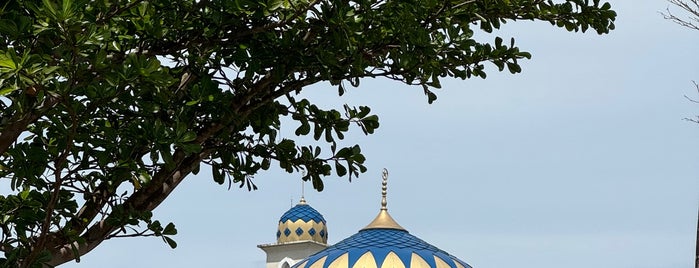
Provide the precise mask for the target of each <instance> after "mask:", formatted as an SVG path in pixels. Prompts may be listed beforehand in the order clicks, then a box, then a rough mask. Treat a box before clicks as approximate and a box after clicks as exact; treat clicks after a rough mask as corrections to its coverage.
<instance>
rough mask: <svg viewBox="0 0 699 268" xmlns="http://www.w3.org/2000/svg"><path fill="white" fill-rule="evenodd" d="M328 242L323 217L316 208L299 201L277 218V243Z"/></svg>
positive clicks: (302, 200) (304, 201)
mask: <svg viewBox="0 0 699 268" xmlns="http://www.w3.org/2000/svg"><path fill="white" fill-rule="evenodd" d="M309 240H310V241H315V242H318V243H322V244H326V243H327V242H328V228H327V226H326V225H325V218H323V215H321V214H320V213H319V212H318V211H317V210H315V209H314V208H313V207H311V206H310V205H308V204H307V203H306V200H304V199H303V198H301V201H300V202H299V203H298V204H297V205H296V206H294V207H292V208H291V209H289V210H288V211H287V212H286V213H284V215H282V217H281V218H279V227H278V228H277V243H280V244H281V243H288V242H296V241H309Z"/></svg>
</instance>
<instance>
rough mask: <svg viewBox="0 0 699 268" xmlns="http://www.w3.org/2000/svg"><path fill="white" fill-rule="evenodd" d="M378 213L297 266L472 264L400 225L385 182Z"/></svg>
mask: <svg viewBox="0 0 699 268" xmlns="http://www.w3.org/2000/svg"><path fill="white" fill-rule="evenodd" d="M387 177H388V172H387V171H386V170H384V173H383V187H382V188H383V191H382V199H381V210H380V211H379V215H378V216H376V218H375V219H374V220H373V221H372V222H371V223H370V224H369V225H368V226H366V227H364V228H363V229H362V230H360V231H359V232H358V233H356V234H354V235H352V236H350V237H348V238H346V239H344V240H342V241H340V242H339V243H337V244H335V245H333V246H330V247H328V248H326V249H324V250H322V251H320V252H318V253H316V254H313V255H310V256H309V257H307V258H306V259H304V260H301V261H300V262H298V263H297V264H295V265H294V266H293V267H294V268H326V267H335V268H350V267H352V268H378V267H391V268H471V266H470V265H468V264H466V263H465V262H463V261H461V260H459V259H458V258H456V257H454V256H452V255H450V254H449V253H447V252H445V251H443V250H441V249H439V248H437V247H435V246H432V245H430V244H429V243H427V242H425V241H423V240H422V239H420V238H418V237H416V236H414V235H412V234H410V233H409V232H408V231H407V230H405V229H404V228H403V227H401V226H400V225H398V223H396V221H395V220H393V218H392V217H391V215H389V214H388V210H387V208H386V182H387Z"/></svg>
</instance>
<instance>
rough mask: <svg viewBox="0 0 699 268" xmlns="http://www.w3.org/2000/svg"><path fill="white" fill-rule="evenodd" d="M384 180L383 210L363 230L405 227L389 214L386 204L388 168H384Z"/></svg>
mask: <svg viewBox="0 0 699 268" xmlns="http://www.w3.org/2000/svg"><path fill="white" fill-rule="evenodd" d="M381 177H382V182H381V210H380V211H379V215H376V218H374V220H373V221H371V223H369V225H367V226H366V227H364V228H363V229H362V230H366V229H397V230H403V231H405V229H404V228H403V227H401V226H400V225H399V224H398V223H397V222H396V221H395V220H394V219H393V217H391V215H389V214H388V208H387V206H386V203H387V202H386V190H387V188H388V187H387V185H388V170H387V169H385V168H384V169H383V174H382V176H381Z"/></svg>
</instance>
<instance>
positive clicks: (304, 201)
mask: <svg viewBox="0 0 699 268" xmlns="http://www.w3.org/2000/svg"><path fill="white" fill-rule="evenodd" d="M304 185H305V181H301V200H299V205H305V204H306V198H304V195H305V193H304Z"/></svg>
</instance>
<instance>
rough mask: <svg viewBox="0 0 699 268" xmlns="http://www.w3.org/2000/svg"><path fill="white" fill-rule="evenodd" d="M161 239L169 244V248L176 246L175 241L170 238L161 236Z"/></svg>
mask: <svg viewBox="0 0 699 268" xmlns="http://www.w3.org/2000/svg"><path fill="white" fill-rule="evenodd" d="M163 240H164V241H165V243H167V244H168V246H170V248H173V249H174V248H177V242H175V240H172V238H169V237H167V236H163Z"/></svg>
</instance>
